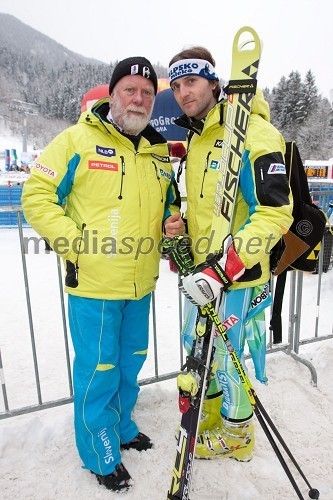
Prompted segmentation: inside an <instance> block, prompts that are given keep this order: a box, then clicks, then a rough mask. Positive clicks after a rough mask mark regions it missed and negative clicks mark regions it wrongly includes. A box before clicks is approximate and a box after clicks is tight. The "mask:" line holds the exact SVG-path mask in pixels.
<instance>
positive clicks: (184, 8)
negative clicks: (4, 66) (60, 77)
mask: <svg viewBox="0 0 333 500" xmlns="http://www.w3.org/2000/svg"><path fill="white" fill-rule="evenodd" d="M223 6H225V8H223ZM228 7H229V9H228ZM0 12H2V13H9V14H12V15H14V16H15V17H17V18H18V19H20V20H21V21H22V22H24V23H26V24H28V25H29V26H31V27H33V28H35V29H37V30H38V31H40V32H42V33H44V34H46V35H48V36H49V37H51V38H53V39H54V40H56V41H57V42H59V43H61V44H62V45H64V46H65V47H67V48H68V49H70V50H73V51H74V52H77V53H79V54H82V55H84V56H87V57H94V58H96V59H99V60H101V61H104V62H107V63H109V62H110V61H115V60H120V59H123V58H125V57H129V56H133V55H140V56H141V55H142V56H145V57H147V58H148V59H150V60H151V62H152V63H157V62H159V63H160V64H162V65H163V66H167V65H168V62H169V60H170V59H171V57H172V56H173V55H174V54H175V53H177V52H179V51H180V50H181V49H182V48H183V47H184V46H188V45H204V46H205V47H207V48H208V49H210V50H211V52H212V53H213V56H214V57H215V60H216V68H217V73H218V75H219V77H220V78H224V79H225V80H227V79H228V78H229V71H230V60H231V48H232V41H233V37H234V35H235V33H236V32H237V30H238V29H239V28H240V27H242V26H245V25H248V26H252V27H253V28H254V29H255V30H256V31H257V32H258V34H259V37H260V38H261V39H262V40H263V43H264V50H263V55H262V62H261V67H260V73H259V86H260V87H266V86H267V87H269V88H270V89H272V88H273V87H274V86H275V85H276V84H277V83H278V81H279V80H280V78H281V76H288V75H289V73H290V72H291V71H292V70H298V71H299V72H300V73H301V77H302V79H304V77H305V74H306V72H307V70H308V69H311V70H312V71H313V73H314V75H315V78H316V84H317V87H318V88H319V92H320V93H321V94H322V95H323V96H324V97H327V98H328V97H329V90H330V89H333V50H332V49H333V36H332V31H333V26H332V23H333V1H332V0H276V1H274V2H272V1H269V0H237V1H236V0H234V1H231V2H230V1H228V2H227V1H225V2H223V1H222V0H210V1H207V0H200V1H199V0H189V1H181V0H165V1H164V2H163V1H162V2H160V1H158V0H55V1H52V2H49V1H47V0H0ZM0 29H1V30H3V29H5V26H0Z"/></svg>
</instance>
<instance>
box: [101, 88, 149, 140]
mask: <svg viewBox="0 0 333 500" xmlns="http://www.w3.org/2000/svg"><path fill="white" fill-rule="evenodd" d="M110 106H111V114H112V119H113V121H114V122H115V124H116V125H118V126H119V127H120V128H121V130H122V131H123V132H124V133H125V134H128V135H138V134H139V133H140V132H142V130H143V129H145V128H146V126H147V125H148V123H149V120H150V117H151V112H152V110H151V112H150V113H149V115H148V114H147V111H146V109H145V108H144V107H143V106H134V104H132V105H130V106H128V108H126V109H123V108H121V106H120V100H119V99H118V98H117V97H116V96H115V98H114V100H113V103H112V105H110ZM152 108H153V107H152ZM130 110H131V111H136V112H139V113H140V115H133V114H132V113H129V111H130Z"/></svg>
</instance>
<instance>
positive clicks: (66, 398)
mask: <svg viewBox="0 0 333 500" xmlns="http://www.w3.org/2000/svg"><path fill="white" fill-rule="evenodd" d="M0 212H2V213H4V212H10V213H14V214H15V216H16V217H17V229H10V230H9V229H7V230H6V231H14V232H15V233H16V232H17V231H18V236H19V253H20V258H21V266H22V273H23V281H24V291H25V292H24V293H25V305H26V308H27V315H28V323H29V333H30V344H31V352H32V362H33V373H34V389H35V391H36V396H37V403H35V404H27V405H23V406H22V405H21V406H19V407H15V408H13V407H12V405H10V403H9V401H10V399H11V395H9V394H8V391H7V385H8V384H7V383H6V377H5V375H6V371H7V367H8V366H9V363H8V364H7V360H6V359H5V357H4V356H3V357H2V355H1V351H2V349H1V347H2V342H3V341H1V339H0V374H1V384H2V395H3V404H2V406H3V411H2V412H0V419H4V418H9V417H13V416H16V415H21V414H25V413H30V412H34V411H38V410H43V409H46V408H51V407H55V406H59V405H63V404H67V403H70V402H72V401H73V389H72V375H71V364H72V361H71V345H70V343H69V341H68V328H67V320H66V307H65V300H64V291H63V276H62V265H61V262H60V259H59V257H56V267H57V271H56V274H57V282H58V288H59V301H60V315H61V323H62V330H63V345H64V358H65V366H66V372H67V385H68V393H67V394H63V395H61V396H60V397H57V398H56V399H48V400H45V398H43V397H42V390H41V377H40V357H38V354H37V348H36V340H35V324H34V320H33V308H32V302H31V283H30V282H29V279H28V268H27V260H26V251H25V250H26V249H25V246H24V236H23V216H22V209H21V207H20V206H15V207H13V206H7V207H5V206H3V207H0ZM2 231H4V230H1V228H0V238H1V241H3V238H2V235H1V232H2ZM1 248H2V245H1V246H0V260H1V259H2V256H1ZM38 257H39V256H38ZM330 258H331V255H330ZM37 269H38V264H37ZM330 269H331V265H329V266H328V267H327V271H329V270H330ZM170 274H173V273H170ZM288 274H289V282H290V294H289V298H288V300H287V303H286V307H288V309H287V310H288V313H287V314H285V313H284V319H285V322H286V320H287V325H286V327H285V332H287V336H286V338H284V339H283V343H281V344H279V345H273V342H272V338H270V339H269V342H268V345H267V353H268V354H272V353H276V352H279V351H281V352H284V353H286V354H288V355H290V356H292V357H293V358H294V359H296V360H297V361H299V362H301V363H303V364H304V365H306V366H307V367H308V368H309V370H310V373H311V379H312V383H313V384H314V385H316V383H317V374H316V370H315V368H314V367H313V365H312V364H311V363H310V362H309V361H308V360H307V359H305V358H304V357H302V356H301V355H300V353H299V350H300V347H301V346H303V345H305V344H309V343H311V342H317V341H322V340H325V339H330V338H333V320H332V319H330V318H327V317H325V322H324V324H320V320H321V317H320V311H321V307H324V308H325V310H328V311H331V310H332V307H331V305H330V304H332V298H333V286H332V285H330V280H331V277H330V274H329V273H328V274H326V273H323V252H320V258H319V269H318V273H317V274H316V275H312V274H311V275H309V273H307V275H306V277H305V276H303V273H301V272H290V273H288ZM331 274H332V275H333V271H332V273H331ZM172 279H176V275H174V278H172ZM314 280H316V282H315V281H314ZM271 285H272V291H273V293H274V280H272V284H271ZM5 286H6V280H3V279H2V280H1V284H0V287H5ZM309 287H311V290H314V287H316V290H317V293H316V297H314V294H313V293H311V294H310V295H311V297H312V299H311V303H312V305H314V307H315V310H314V313H313V318H314V320H315V324H314V327H313V328H312V327H311V325H310V326H309V324H308V323H309V322H308V321H307V322H306V323H307V328H303V327H302V326H301V320H302V313H303V314H304V312H305V311H307V312H308V307H307V306H306V308H304V307H303V301H302V295H303V296H304V295H305V294H304V292H306V291H308V289H309ZM323 287H324V288H325V292H327V291H328V293H325V294H324V295H322V290H323ZM41 293H42V292H41ZM306 296H307V297H308V296H309V293H307V295H306ZM4 297H6V296H5V294H4ZM175 297H176V299H175ZM322 297H324V298H325V300H324V301H323V302H324V303H322ZM5 301H6V298H5V299H2V304H1V307H2V308H3V307H4V306H5V303H4V302H5ZM326 304H327V305H326ZM165 307H170V306H168V305H165ZM175 308H177V309H178V315H177V319H176V321H177V325H178V327H175V325H174V326H173V327H171V326H170V328H169V330H170V332H171V331H172V332H173V340H172V342H173V346H172V348H171V349H170V351H172V352H174V350H175V345H177V351H178V352H177V359H178V361H177V366H176V367H174V369H173V370H172V371H168V369H167V370H162V369H160V365H161V361H162V357H161V356H160V355H159V349H158V326H157V325H158V323H159V322H160V320H159V318H158V314H157V301H156V294H155V293H153V295H152V308H151V318H150V320H151V326H152V328H151V329H152V343H153V346H152V354H151V357H152V365H153V370H154V375H152V376H149V377H146V378H142V379H140V380H139V383H140V385H147V384H152V383H154V382H160V381H162V380H166V379H170V378H173V377H175V376H176V375H177V374H178V373H179V371H180V368H181V366H182V365H183V361H184V353H183V347H182V343H181V338H180V330H181V324H182V296H181V295H180V294H179V293H177V283H176V281H175V296H174V298H173V306H172V309H173V310H175ZM13 314H14V315H15V311H13ZM172 316H173V317H175V316H176V315H175V314H174V312H173V313H172ZM167 321H168V322H169V321H170V316H169V317H168V318H167ZM0 328H2V329H3V330H4V331H3V335H4V339H5V340H6V337H5V336H6V335H7V341H8V335H10V333H9V332H8V333H6V332H7V326H6V324H3V322H2V324H0ZM48 328H49V324H48V323H46V322H45V323H43V324H42V327H41V329H42V330H45V331H47V330H48ZM174 330H178V331H177V332H176V334H175V332H174ZM301 333H302V334H301ZM17 349H19V347H18V346H17ZM150 350H151V349H150ZM49 354H50V356H51V357H52V352H51V353H49ZM248 357H249V355H248V354H247V356H246V358H248ZM164 361H165V360H164ZM173 361H175V360H174V359H173ZM43 363H47V360H45V359H43ZM164 364H165V363H164ZM168 366H169V365H168ZM168 366H167V368H168ZM15 374H16V376H17V373H16V372H15ZM59 375H60V374H59ZM30 385H32V383H31V384H30ZM64 392H65V389H64Z"/></svg>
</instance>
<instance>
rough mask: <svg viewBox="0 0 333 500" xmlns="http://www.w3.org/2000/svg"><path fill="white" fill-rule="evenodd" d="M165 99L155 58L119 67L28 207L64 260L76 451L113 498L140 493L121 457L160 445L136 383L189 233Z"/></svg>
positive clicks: (41, 173) (48, 160) (45, 169)
mask: <svg viewBox="0 0 333 500" xmlns="http://www.w3.org/2000/svg"><path fill="white" fill-rule="evenodd" d="M156 92H157V76H156V73H155V71H154V68H153V67H152V65H151V63H150V62H149V61H148V60H147V59H145V58H144V57H131V58H128V59H125V60H123V61H120V62H119V64H118V65H117V66H116V67H115V69H114V72H113V74H112V78H111V82H110V99H108V98H106V99H102V100H100V101H97V102H96V103H95V104H94V105H93V107H92V109H91V110H89V111H86V112H84V113H82V115H81V117H80V119H79V121H78V123H77V124H76V125H74V126H73V127H70V128H68V129H66V130H65V131H64V132H62V133H61V134H60V135H59V136H57V137H56V138H55V139H54V140H53V141H52V142H51V143H50V144H49V145H48V146H47V147H46V149H45V151H44V152H43V154H42V155H41V156H40V157H39V159H38V162H37V163H36V164H35V166H34V168H33V170H32V174H31V177H30V179H29V180H28V181H27V182H26V184H25V188H24V193H23V197H22V202H23V209H24V214H25V216H26V218H27V220H28V221H29V223H30V224H31V226H32V227H33V228H34V229H35V230H36V231H37V232H38V233H39V234H40V235H41V236H42V237H43V238H45V239H46V240H47V241H48V242H49V244H50V245H51V247H52V248H53V249H54V250H55V251H56V252H57V253H58V254H59V255H61V256H62V257H63V259H64V260H65V261H66V269H67V275H66V291H67V292H68V294H69V297H68V299H69V300H68V311H69V325H70V330H71V335H72V341H73V345H74V350H75V361H74V410H75V419H74V425H75V434H76V444H77V448H78V451H79V454H80V457H81V459H82V461H83V464H84V468H86V469H89V470H91V471H92V472H93V473H94V474H95V475H96V477H97V479H98V481H99V483H100V484H103V485H104V486H106V488H108V489H111V490H114V491H120V490H126V489H128V488H129V487H130V486H131V484H132V480H131V476H130V475H129V473H128V471H127V470H126V468H125V467H124V465H123V464H122V461H121V449H136V450H138V451H142V450H147V449H148V448H151V447H152V442H151V440H150V439H149V437H148V436H146V435H145V434H143V433H141V432H139V429H138V427H137V425H136V423H135V422H134V420H133V418H132V410H133V408H134V406H135V404H136V400H137V396H138V392H139V387H138V383H137V376H138V373H139V371H140V369H141V367H142V365H143V363H144V361H145V359H146V356H147V348H148V316H149V307H150V295H151V292H152V291H153V290H154V288H155V285H156V280H157V278H158V267H159V259H160V253H159V242H160V240H161V237H162V229H163V228H164V233H165V234H166V235H167V236H174V235H176V234H181V233H182V232H183V230H184V225H183V222H182V220H181V218H180V215H179V206H180V200H179V194H178V191H177V188H176V186H175V183H174V174H173V171H172V166H171V163H170V159H169V155H168V148H167V142H166V141H165V139H164V138H163V137H162V136H161V135H160V134H158V133H157V132H156V131H155V130H154V129H153V128H152V127H151V126H150V125H149V124H148V123H149V119H150V116H151V113H152V108H153V104H154V99H155V94H156Z"/></svg>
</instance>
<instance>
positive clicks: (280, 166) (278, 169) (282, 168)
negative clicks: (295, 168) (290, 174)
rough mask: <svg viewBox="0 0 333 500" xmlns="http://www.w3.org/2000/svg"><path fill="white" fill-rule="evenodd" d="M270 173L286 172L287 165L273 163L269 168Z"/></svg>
mask: <svg viewBox="0 0 333 500" xmlns="http://www.w3.org/2000/svg"><path fill="white" fill-rule="evenodd" d="M267 173H268V174H286V173H287V172H286V167H285V166H284V165H283V163H271V164H270V166H269V168H268V170H267Z"/></svg>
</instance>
